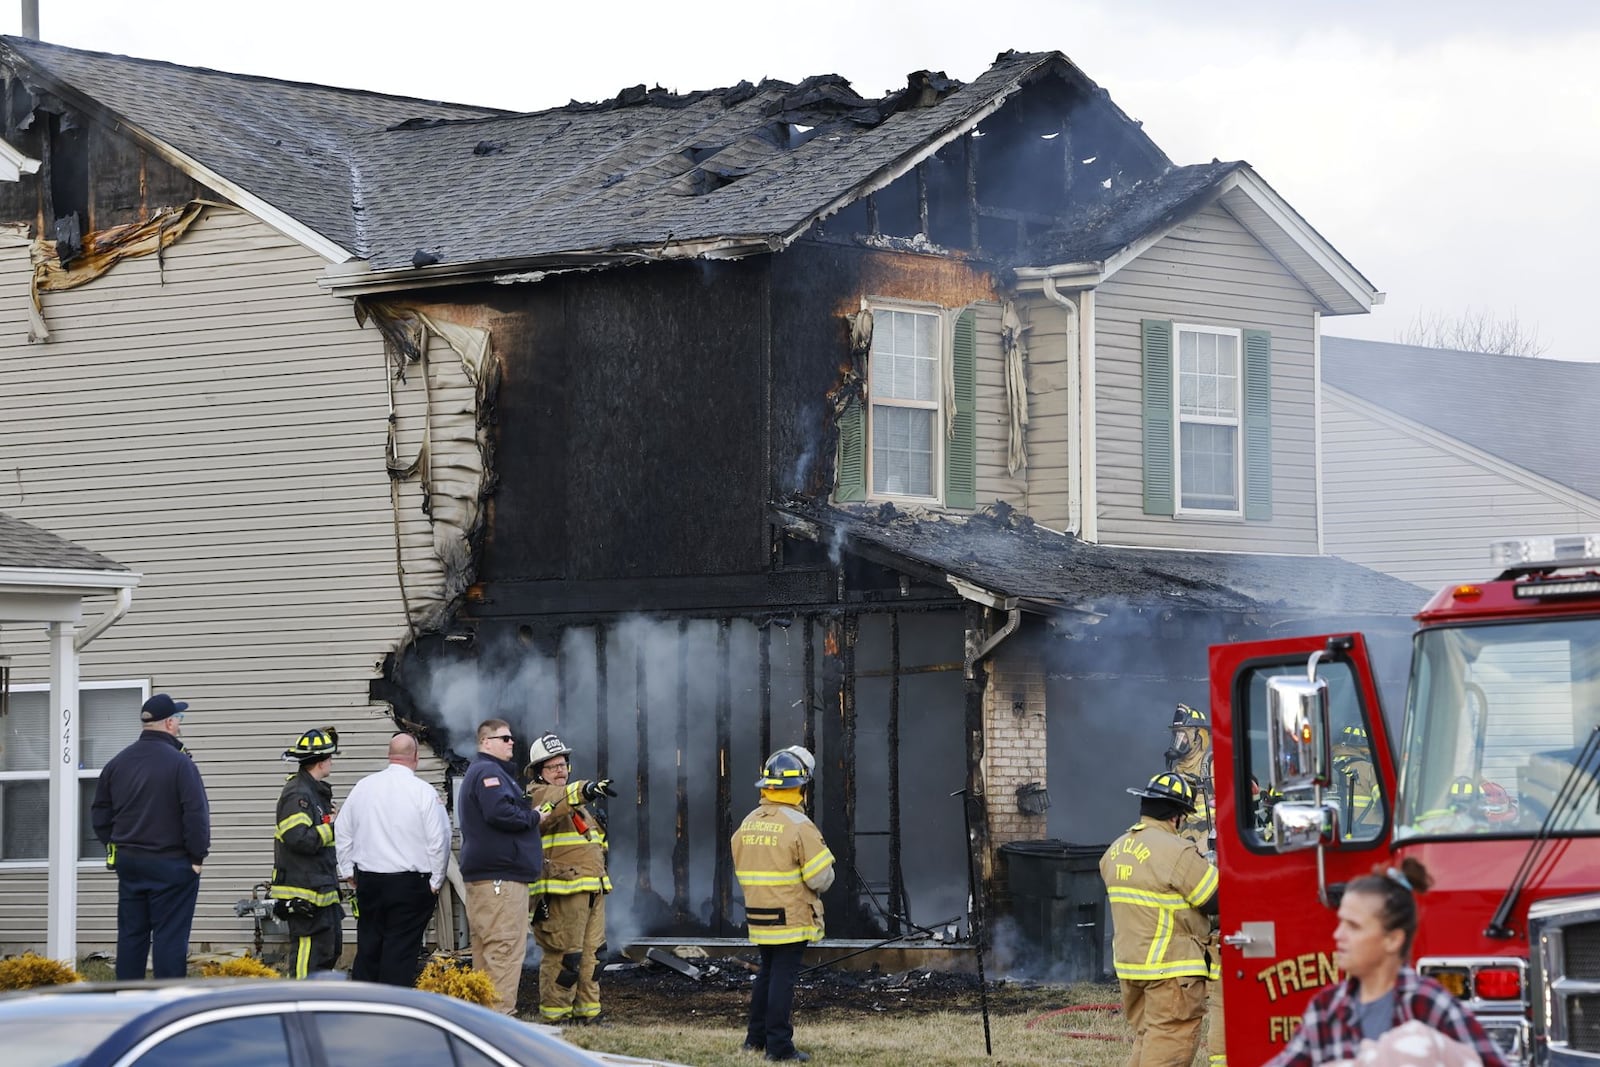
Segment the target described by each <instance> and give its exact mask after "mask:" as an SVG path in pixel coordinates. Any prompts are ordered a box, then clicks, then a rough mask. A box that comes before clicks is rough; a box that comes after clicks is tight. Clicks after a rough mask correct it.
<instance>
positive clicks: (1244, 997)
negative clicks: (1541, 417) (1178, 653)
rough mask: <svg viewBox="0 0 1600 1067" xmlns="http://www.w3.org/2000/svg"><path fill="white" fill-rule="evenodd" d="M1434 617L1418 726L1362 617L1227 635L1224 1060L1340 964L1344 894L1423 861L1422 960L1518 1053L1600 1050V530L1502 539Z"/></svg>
mask: <svg viewBox="0 0 1600 1067" xmlns="http://www.w3.org/2000/svg"><path fill="white" fill-rule="evenodd" d="M1492 558H1493V560H1494V565H1495V567H1496V568H1497V569H1498V572H1499V573H1498V576H1497V577H1495V578H1493V579H1491V580H1489V581H1483V582H1474V583H1464V584H1459V585H1453V586H1450V587H1448V588H1446V589H1444V590H1442V591H1441V592H1440V593H1439V594H1438V595H1436V596H1435V597H1434V598H1433V599H1432V600H1431V601H1429V603H1428V604H1427V606H1426V607H1425V608H1423V609H1422V612H1421V613H1420V614H1419V615H1417V622H1418V629H1417V632H1416V635H1415V637H1414V638H1413V648H1412V660H1411V674H1410V680H1409V685H1408V689H1407V696H1406V706H1405V714H1404V717H1403V719H1402V721H1401V726H1400V730H1399V736H1398V737H1396V736H1394V735H1393V733H1392V732H1391V731H1390V730H1389V729H1388V723H1386V721H1385V718H1384V715H1383V713H1382V710H1381V708H1380V707H1379V701H1378V686H1377V680H1376V678H1375V676H1374V673H1373V669H1372V665H1371V661H1370V659H1369V656H1368V650H1367V646H1366V644H1365V642H1364V641H1363V639H1362V637H1361V635H1360V634H1352V633H1343V634H1325V635H1322V636H1318V637H1296V638H1289V639H1284V640H1277V641H1265V642H1255V643H1248V644H1234V645H1219V646H1215V647H1213V648H1212V649H1211V708H1212V722H1213V737H1214V740H1215V745H1216V751H1215V771H1214V773H1215V776H1216V799H1217V815H1218V818H1217V824H1218V833H1217V862H1218V866H1219V868H1220V870H1221V874H1222V892H1221V897H1220V900H1221V916H1220V918H1221V923H1222V941H1223V946H1222V950H1221V951H1222V961H1221V963H1222V983H1223V985H1222V990H1223V999H1224V1006H1225V1009H1226V1010H1225V1015H1226V1019H1227V1035H1228V1058H1229V1059H1230V1060H1232V1061H1233V1062H1235V1063H1240V1064H1258V1063H1262V1062H1265V1060H1266V1059H1268V1058H1269V1057H1270V1056H1271V1055H1272V1054H1274V1053H1275V1052H1277V1051H1278V1050H1280V1049H1281V1048H1282V1047H1283V1044H1284V1042H1285V1041H1287V1040H1288V1038H1289V1036H1290V1035H1291V1034H1292V1033H1293V1032H1294V1030H1295V1028H1296V1027H1297V1026H1298V1025H1299V1021H1300V1016H1301V1013H1302V1012H1303V1011H1304V1010H1305V1007H1306V1004H1307V1002H1308V1001H1309V1000H1310V998H1311V996H1312V995H1313V994H1314V993H1315V992H1316V991H1317V990H1319V989H1321V988H1322V987H1323V986H1326V985H1327V984H1329V983H1330V982H1333V981H1336V980H1337V979H1338V978H1339V977H1341V976H1340V975H1338V973H1337V971H1336V969H1335V967H1334V964H1333V959H1332V952H1333V931H1334V923H1335V919H1334V909H1335V908H1336V907H1337V904H1338V898H1339V895H1340V892H1341V890H1342V887H1343V885H1344V884H1345V883H1347V882H1349V881H1350V880H1351V879H1353V878H1356V877H1359V876H1361V875H1363V874H1366V873H1368V872H1369V871H1370V870H1371V869H1372V868H1373V867H1374V865H1383V866H1387V865H1390V864H1394V863H1397V862H1398V861H1399V859H1400V858H1401V857H1403V856H1407V855H1410V856H1415V857H1417V858H1418V859H1420V860H1421V861H1422V862H1423V863H1424V864H1426V865H1427V867H1428V870H1429V872H1430V873H1431V874H1432V875H1433V877H1434V880H1435V887H1434V889H1433V890H1432V891H1430V892H1428V893H1425V894H1423V895H1422V896H1421V897H1419V901H1418V902H1419V905H1420V911H1421V929H1420V930H1419V932H1418V934H1417V939H1416V945H1415V948H1414V951H1413V962H1414V964H1415V965H1416V966H1417V968H1418V969H1419V970H1421V971H1422V972H1424V973H1426V974H1429V975H1432V976H1433V977H1434V978H1436V979H1438V980H1439V981H1441V982H1443V983H1444V984H1445V985H1446V986H1447V987H1449V988H1450V989H1451V990H1452V991H1453V992H1455V993H1456V994H1457V995H1458V996H1459V997H1460V998H1461V999H1462V1000H1463V1001H1464V1002H1465V1003H1466V1004H1468V1005H1469V1006H1470V1007H1471V1008H1472V1010H1473V1012H1474V1013H1475V1014H1476V1015H1477V1016H1478V1018H1479V1019H1480V1020H1481V1021H1482V1022H1483V1024H1484V1025H1485V1027H1486V1028H1488V1029H1489V1031H1490V1033H1491V1034H1492V1035H1493V1036H1494V1037H1495V1040H1496V1042H1497V1043H1498V1044H1499V1045H1500V1047H1501V1048H1502V1049H1503V1050H1504V1051H1505V1054H1506V1058H1507V1062H1509V1063H1514V1064H1560V1065H1566V1064H1580V1063H1582V1064H1586V1065H1588V1067H1596V1065H1600V536H1595V535H1588V536H1575V537H1540V538H1527V539H1523V540H1517V541H1506V542H1501V543H1498V544H1496V545H1494V546H1493V549H1492Z"/></svg>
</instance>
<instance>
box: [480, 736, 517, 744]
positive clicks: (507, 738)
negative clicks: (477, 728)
mask: <svg viewBox="0 0 1600 1067" xmlns="http://www.w3.org/2000/svg"><path fill="white" fill-rule="evenodd" d="M484 740H485V741H504V742H506V743H507V744H510V743H511V740H512V737H511V735H510V734H490V735H489V736H488V737H485V738H484Z"/></svg>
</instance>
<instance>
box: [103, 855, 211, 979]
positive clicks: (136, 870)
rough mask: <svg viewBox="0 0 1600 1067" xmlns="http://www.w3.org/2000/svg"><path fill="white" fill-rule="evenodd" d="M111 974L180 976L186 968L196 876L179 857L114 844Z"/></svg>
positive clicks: (124, 976) (197, 888)
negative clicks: (147, 968)
mask: <svg viewBox="0 0 1600 1067" xmlns="http://www.w3.org/2000/svg"><path fill="white" fill-rule="evenodd" d="M116 870H117V980H118V981H127V980H133V979H140V978H143V977H144V965H145V961H146V960H152V961H153V964H154V966H153V968H152V970H153V972H154V976H155V977H156V978H182V977H183V976H184V975H185V974H186V973H187V972H188V970H189V928H190V927H191V926H192V925H193V924H194V902H195V898H196V897H197V896H199V894H200V876H199V875H198V874H196V873H194V867H193V866H192V865H191V864H190V863H189V861H188V860H187V859H185V858H182V857H169V856H146V855H140V854H137V853H134V854H130V853H129V852H128V850H127V849H125V848H121V849H118V850H117V867H116Z"/></svg>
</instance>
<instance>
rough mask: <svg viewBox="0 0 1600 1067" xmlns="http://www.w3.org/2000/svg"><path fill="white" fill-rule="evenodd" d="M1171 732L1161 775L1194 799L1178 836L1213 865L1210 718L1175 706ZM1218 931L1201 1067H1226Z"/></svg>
mask: <svg viewBox="0 0 1600 1067" xmlns="http://www.w3.org/2000/svg"><path fill="white" fill-rule="evenodd" d="M1167 729H1168V730H1170V731H1171V732H1172V743H1171V744H1169V745H1168V746H1167V751H1166V753H1165V756H1166V760H1167V770H1169V771H1171V772H1173V773H1174V774H1178V775H1181V776H1182V777H1183V780H1184V781H1186V782H1188V783H1189V785H1190V787H1191V788H1192V789H1193V790H1194V794H1195V809H1196V810H1195V818H1193V819H1188V820H1185V822H1184V824H1183V826H1182V827H1181V828H1180V829H1179V831H1178V836H1180V837H1184V838H1187V839H1188V840H1190V841H1192V842H1194V846H1195V847H1196V848H1197V849H1199V850H1200V854H1201V855H1202V856H1204V857H1205V858H1206V859H1207V860H1209V861H1210V862H1212V863H1215V862H1216V860H1217V795H1216V788H1215V786H1214V784H1213V779H1212V777H1211V764H1212V751H1211V717H1210V716H1209V715H1207V714H1206V713H1205V712H1204V711H1202V710H1200V709H1199V708H1191V707H1190V706H1189V705H1187V704H1179V705H1178V706H1177V707H1176V708H1174V709H1173V712H1172V722H1171V723H1170V724H1169V725H1168V726H1167ZM1219 938H1220V931H1219V930H1218V928H1217V926H1216V924H1215V923H1213V924H1212V927H1211V936H1210V937H1209V938H1207V940H1206V953H1207V956H1208V958H1209V959H1210V960H1211V975H1210V978H1211V980H1210V981H1209V982H1208V983H1207V984H1206V989H1207V1000H1208V1003H1207V1008H1206V1017H1207V1020H1208V1021H1207V1023H1206V1064H1207V1067H1227V1064H1228V1051H1227V1046H1226V1042H1225V1041H1224V1037H1223V1024H1222V983H1221V982H1220V981H1219V980H1218V979H1220V978H1221V977H1222V972H1221V970H1220V969H1219V968H1220V967H1221V963H1222V943H1221V941H1220V939H1219Z"/></svg>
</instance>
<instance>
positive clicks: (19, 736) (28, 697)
mask: <svg viewBox="0 0 1600 1067" xmlns="http://www.w3.org/2000/svg"><path fill="white" fill-rule="evenodd" d="M10 705H11V707H10V712H9V713H8V714H7V715H6V717H5V718H3V719H0V771H48V770H49V769H50V735H49V733H48V732H47V729H46V722H47V721H48V719H49V717H50V694H49V693H47V692H44V691H42V690H34V691H32V692H27V693H12V694H11V702H10Z"/></svg>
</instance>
